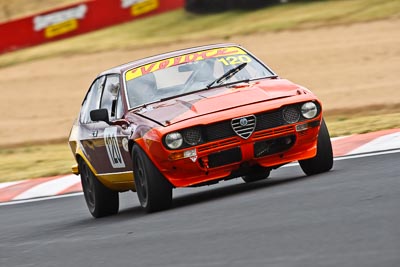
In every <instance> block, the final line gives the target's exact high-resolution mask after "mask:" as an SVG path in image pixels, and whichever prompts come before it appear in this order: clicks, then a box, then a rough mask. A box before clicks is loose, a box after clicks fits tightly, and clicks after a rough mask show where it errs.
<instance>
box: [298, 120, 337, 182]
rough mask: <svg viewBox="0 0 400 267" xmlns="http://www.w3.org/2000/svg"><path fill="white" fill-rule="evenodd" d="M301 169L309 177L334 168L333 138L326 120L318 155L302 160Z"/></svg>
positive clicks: (322, 127) (320, 131)
mask: <svg viewBox="0 0 400 267" xmlns="http://www.w3.org/2000/svg"><path fill="white" fill-rule="evenodd" d="M299 163H300V167H301V168H302V170H303V171H304V173H305V174H307V175H314V174H318V173H322V172H327V171H329V170H330V169H332V166H333V152H332V144H331V138H330V136H329V132H328V128H327V127H326V124H325V121H324V119H322V123H321V128H320V130H319V134H318V141H317V155H315V157H313V158H311V159H306V160H300V161H299Z"/></svg>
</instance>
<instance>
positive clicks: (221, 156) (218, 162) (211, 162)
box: [208, 147, 242, 168]
mask: <svg viewBox="0 0 400 267" xmlns="http://www.w3.org/2000/svg"><path fill="white" fill-rule="evenodd" d="M241 160H242V152H241V150H240V147H235V148H232V149H228V150H224V151H221V152H217V153H213V154H210V155H209V156H208V166H209V167H210V168H216V167H219V166H223V165H227V164H231V163H235V162H240V161H241Z"/></svg>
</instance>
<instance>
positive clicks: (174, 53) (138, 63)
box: [98, 43, 242, 76]
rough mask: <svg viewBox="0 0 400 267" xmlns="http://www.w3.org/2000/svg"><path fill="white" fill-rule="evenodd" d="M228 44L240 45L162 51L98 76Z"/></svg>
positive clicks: (212, 45)
mask: <svg viewBox="0 0 400 267" xmlns="http://www.w3.org/2000/svg"><path fill="white" fill-rule="evenodd" d="M230 46H236V47H241V46H240V45H238V44H235V43H220V44H211V45H203V46H196V47H191V48H186V49H180V50H175V51H172V52H167V53H162V54H158V55H155V56H151V57H146V58H143V59H139V60H135V61H131V62H128V63H125V64H123V65H119V66H116V67H113V68H111V69H108V70H105V71H103V72H101V73H100V74H99V75H98V76H103V75H106V74H116V73H123V72H124V71H126V70H129V69H132V68H136V67H139V66H142V65H146V64H148V63H151V62H155V61H159V60H163V59H167V58H171V57H176V56H180V55H185V54H190V53H194V52H198V51H203V50H208V49H214V48H223V47H230ZM241 48H242V47H241Z"/></svg>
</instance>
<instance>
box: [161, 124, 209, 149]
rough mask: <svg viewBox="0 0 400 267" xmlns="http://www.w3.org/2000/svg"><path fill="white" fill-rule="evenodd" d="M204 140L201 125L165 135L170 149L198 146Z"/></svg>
mask: <svg viewBox="0 0 400 267" xmlns="http://www.w3.org/2000/svg"><path fill="white" fill-rule="evenodd" d="M201 141H202V138H201V129H200V128H199V127H193V128H189V129H186V130H183V131H180V132H172V133H169V134H167V135H166V136H165V144H166V145H167V147H168V148H170V149H179V148H182V147H188V146H196V145H198V144H200V143H201Z"/></svg>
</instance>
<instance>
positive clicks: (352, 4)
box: [0, 0, 400, 67]
mask: <svg viewBox="0 0 400 267" xmlns="http://www.w3.org/2000/svg"><path fill="white" fill-rule="evenodd" d="M388 18H400V1H398V0H336V1H306V2H302V3H299V2H294V3H289V4H282V5H277V6H273V7H267V8H263V9H259V10H255V11H239V10H236V11H229V12H224V13H219V14H211V15H195V14H190V13H187V12H185V11H184V10H183V9H181V10H177V11H173V12H169V13H165V14H161V15H158V16H154V17H149V18H146V19H141V20H137V21H133V22H129V23H125V24H121V25H118V26H114V27H109V28H106V29H103V30H99V31H96V32H92V33H88V34H85V35H81V36H78V37H74V38H70V39H66V40H62V41H58V42H53V43H48V44H45V45H42V46H37V47H33V48H28V49H24V50H21V51H16V52H14V53H9V54H4V55H1V56H0V67H4V66H9V65H13V64H18V63H22V62H26V61H30V60H36V59H41V58H47V57H54V56H68V55H73V54H87V53H95V52H99V51H107V50H115V49H120V50H129V49H135V48H140V47H148V46H159V45H162V44H166V43H171V42H180V41H190V40H204V39H210V40H211V39H215V38H219V39H221V38H222V39H224V40H227V41H228V40H229V39H230V38H231V37H232V36H234V35H245V34H251V33H256V32H268V31H281V30H295V29H300V28H315V27H322V26H324V27H325V26H331V25H338V24H351V23H357V22H365V21H372V20H379V19H388Z"/></svg>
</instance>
